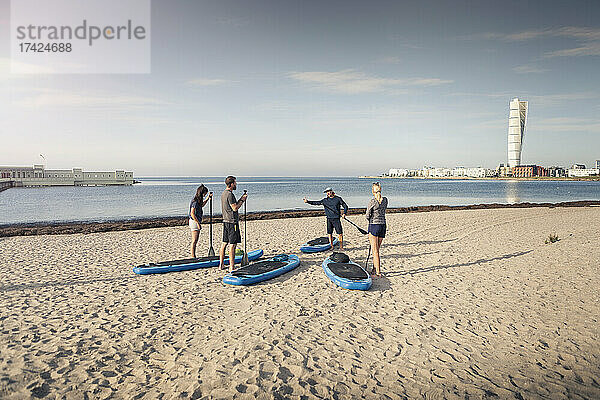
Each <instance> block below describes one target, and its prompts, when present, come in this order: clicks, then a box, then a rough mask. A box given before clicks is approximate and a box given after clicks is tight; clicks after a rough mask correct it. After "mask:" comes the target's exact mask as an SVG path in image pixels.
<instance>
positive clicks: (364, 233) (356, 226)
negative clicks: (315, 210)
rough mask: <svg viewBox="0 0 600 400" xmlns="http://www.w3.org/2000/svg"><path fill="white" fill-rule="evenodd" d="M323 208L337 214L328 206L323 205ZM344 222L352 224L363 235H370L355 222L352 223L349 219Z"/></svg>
mask: <svg viewBox="0 0 600 400" xmlns="http://www.w3.org/2000/svg"><path fill="white" fill-rule="evenodd" d="M323 207H325V208H327V209H328V210H330V211H332V212H334V213H335V210H334V209H333V208H331V207H329V206H328V205H325V204H323ZM344 220H346V221H348V222H350V224H351V225H353V226H354V227H355V228H356V229H358V231H359V232H360V233H362V234H363V235H366V234H367V233H369V232H367V231H365V230H364V229H363V228H361V227H360V226H358V225H356V224H355V223H354V222H352V221H350V220H349V219H348V218H344Z"/></svg>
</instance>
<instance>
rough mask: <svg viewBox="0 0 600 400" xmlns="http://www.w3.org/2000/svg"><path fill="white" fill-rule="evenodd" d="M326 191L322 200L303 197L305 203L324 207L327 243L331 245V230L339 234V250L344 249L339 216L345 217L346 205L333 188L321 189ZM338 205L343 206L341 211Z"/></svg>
mask: <svg viewBox="0 0 600 400" xmlns="http://www.w3.org/2000/svg"><path fill="white" fill-rule="evenodd" d="M323 193H327V197H325V198H324V199H322V200H317V201H311V200H307V199H306V197H305V198H304V199H303V200H304V202H305V203H307V204H311V205H313V206H323V208H324V209H325V216H326V217H327V235H329V244H331V246H332V247H333V230H334V229H335V232H336V233H337V234H338V235H339V240H340V250H344V239H343V237H344V235H343V233H342V232H343V231H342V223H341V222H340V216H341V217H343V218H346V213H347V212H348V205H347V204H346V202H345V201H344V200H343V199H342V198H341V197H339V196H336V195H335V193H334V192H333V189H332V188H330V187H328V188H327V189H325V190H324V191H323ZM340 207H343V208H344V211H343V212H340Z"/></svg>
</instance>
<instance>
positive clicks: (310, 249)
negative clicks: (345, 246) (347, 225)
mask: <svg viewBox="0 0 600 400" xmlns="http://www.w3.org/2000/svg"><path fill="white" fill-rule="evenodd" d="M339 242H340V241H339V240H338V238H333V245H334V246H335V245H337V244H338V243H339ZM329 249H331V245H330V244H329V238H328V237H320V238H316V239H313V240H309V241H308V242H306V243H304V244H303V245H302V247H300V251H301V252H303V253H318V252H319V251H327V250H329Z"/></svg>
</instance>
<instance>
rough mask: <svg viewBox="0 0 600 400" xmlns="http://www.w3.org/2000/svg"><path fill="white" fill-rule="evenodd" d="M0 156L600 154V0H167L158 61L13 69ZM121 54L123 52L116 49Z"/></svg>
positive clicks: (549, 157)
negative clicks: (511, 132)
mask: <svg viewBox="0 0 600 400" xmlns="http://www.w3.org/2000/svg"><path fill="white" fill-rule="evenodd" d="M9 35H10V1H9V0H0V165H32V164H39V163H42V159H41V157H40V156H39V155H40V154H43V155H44V157H45V159H46V165H47V168H73V167H81V168H84V169H85V170H115V169H126V170H128V171H133V172H134V174H135V175H136V176H221V175H228V174H233V175H239V176H354V175H363V174H379V173H382V172H385V171H387V170H388V169H389V168H421V167H423V166H425V165H427V166H438V167H442V166H445V167H454V166H458V165H460V166H467V167H476V166H483V167H488V168H495V167H497V166H498V164H499V163H506V158H507V131H508V104H509V101H510V100H511V99H512V98H513V97H519V98H520V99H522V100H527V101H529V116H528V126H527V129H526V133H525V138H524V145H523V154H522V164H539V165H545V166H550V165H562V166H570V165H571V164H573V163H584V164H586V165H591V164H592V163H593V161H594V160H596V159H600V116H599V115H600V77H599V75H598V71H599V70H600V65H599V61H600V2H599V1H597V0H592V1H569V2H558V1H547V0H543V1H523V0H520V1H501V2H499V1H481V0H478V1H454V0H453V1H450V0H448V1H428V0H424V1H418V2H417V1H415V2H404V1H352V0H345V1H308V0H305V1H286V0H277V1H275V0H274V1H262V0H260V1H254V0H242V1H228V0H215V1H203V0H190V1H182V0H168V1H167V0H154V1H152V27H151V41H152V42H151V50H152V61H151V73H149V74H71V75H68V74H64V75H53V74H34V75H31V74H27V75H20V74H11V73H10V48H9V44H10V39H9V38H10V36H9ZM111 62H118V60H113V61H111Z"/></svg>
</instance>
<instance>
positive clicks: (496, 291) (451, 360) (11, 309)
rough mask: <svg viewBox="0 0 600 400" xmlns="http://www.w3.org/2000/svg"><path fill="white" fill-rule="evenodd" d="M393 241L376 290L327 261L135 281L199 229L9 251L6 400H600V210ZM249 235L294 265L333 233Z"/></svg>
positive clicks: (4, 321)
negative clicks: (290, 256)
mask: <svg viewBox="0 0 600 400" xmlns="http://www.w3.org/2000/svg"><path fill="white" fill-rule="evenodd" d="M351 218H352V219H353V221H356V222H359V223H360V224H361V225H363V226H365V225H366V224H365V223H364V221H363V220H362V217H359V216H352V217H351ZM388 226H389V228H388V236H387V237H386V239H385V241H384V247H383V248H382V252H383V260H382V262H383V267H382V269H383V272H384V274H385V276H384V277H383V278H379V279H375V280H374V284H373V287H372V288H371V290H370V291H368V292H361V291H349V290H344V289H341V288H339V287H337V286H335V285H334V284H333V283H332V282H331V281H329V280H328V279H327V278H326V277H325V275H324V273H323V270H322V268H321V262H322V260H323V258H324V256H325V255H326V254H324V253H320V254H313V255H302V256H301V260H302V262H301V265H300V266H299V267H298V268H297V269H296V270H294V271H292V272H290V273H288V274H286V275H284V276H282V277H279V278H276V279H274V280H271V281H267V282H265V283H262V284H258V285H256V286H251V287H232V286H225V285H223V284H222V283H221V278H222V276H223V273H222V272H219V271H217V269H216V268H213V269H208V270H196V271H188V272H179V273H171V274H165V275H148V276H137V275H135V274H133V273H132V270H131V268H132V266H134V265H137V264H143V263H146V262H152V261H159V260H166V259H173V258H182V257H187V255H188V241H189V236H190V235H189V231H188V228H187V227H183V226H182V227H168V228H157V229H147V230H138V231H121V232H106V233H93V234H72V235H48V236H29V237H21V236H18V237H8V238H0V398H7V399H11V398H30V397H38V398H41V397H44V398H67V399H71V398H72V399H82V398H85V397H86V395H87V397H88V398H109V397H111V396H112V397H113V398H128V399H132V398H147V399H154V398H160V397H161V395H162V398H165V399H170V398H231V397H239V398H255V397H258V398H300V397H301V396H306V398H314V397H321V398H373V399H375V398H377V399H379V398H386V397H388V398H402V397H408V398H485V397H490V398H492V397H498V398H516V399H521V398H525V399H529V398H565V397H570V398H600V327H599V326H600V324H599V321H598V319H599V316H600V290H599V289H600V273H599V272H600V271H599V266H600V248H599V246H598V245H599V243H600V229H599V226H600V207H582V208H535V209H497V210H466V211H444V212H431V213H417V214H392V215H388ZM344 227H345V233H346V235H345V239H346V247H347V249H346V250H347V251H346V252H347V253H348V254H349V255H350V257H351V258H352V259H353V260H355V261H357V262H359V263H363V262H364V261H365V258H366V255H367V241H366V239H365V237H363V236H361V235H360V234H359V233H358V232H357V231H356V229H355V228H353V227H352V226H350V225H349V224H346V223H344ZM206 228H207V227H205V229H204V230H203V231H202V234H201V242H200V243H199V253H200V254H201V255H204V254H205V253H206V251H207V249H208V237H207V236H208V229H206ZM248 229H249V233H250V234H249V241H248V248H249V249H255V248H259V247H262V248H263V249H264V250H265V254H266V255H273V254H276V253H282V252H294V253H296V252H297V251H298V250H297V249H298V248H299V245H300V244H301V243H303V242H305V241H306V240H308V239H312V238H314V237H316V236H321V235H322V233H323V231H324V219H323V218H319V217H311V218H300V219H287V220H267V221H250V222H248ZM554 232H556V234H558V236H559V238H560V240H559V241H558V242H556V243H553V244H544V240H545V239H546V238H547V237H548V235H549V234H551V233H554ZM220 235H221V227H220V226H217V228H216V229H215V235H214V237H215V239H216V241H215V243H216V244H218V243H219V242H220V240H218V239H220Z"/></svg>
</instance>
